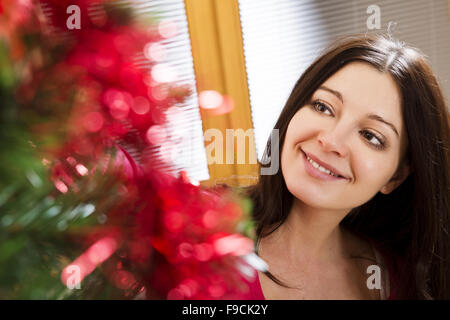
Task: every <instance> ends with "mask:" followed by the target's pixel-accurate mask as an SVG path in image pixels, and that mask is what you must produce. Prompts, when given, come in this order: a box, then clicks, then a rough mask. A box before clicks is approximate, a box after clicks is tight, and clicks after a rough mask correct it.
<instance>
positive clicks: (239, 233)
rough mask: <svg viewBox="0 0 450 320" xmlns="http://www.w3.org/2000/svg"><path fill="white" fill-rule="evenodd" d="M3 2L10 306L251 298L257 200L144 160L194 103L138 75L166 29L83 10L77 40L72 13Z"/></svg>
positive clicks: (87, 5) (123, 12)
mask: <svg viewBox="0 0 450 320" xmlns="http://www.w3.org/2000/svg"><path fill="white" fill-rule="evenodd" d="M0 3H1V8H2V12H1V14H0V101H1V104H2V106H1V111H0V112H1V114H0V115H1V116H0V177H1V180H0V299H146V298H147V299H245V297H246V294H247V290H248V287H247V283H248V281H252V280H253V277H254V276H255V272H256V271H255V268H254V267H256V264H255V262H254V261H255V256H254V255H253V254H252V252H253V246H254V244H253V240H251V238H252V237H253V226H252V224H251V222H250V210H251V204H250V202H249V200H248V199H245V198H242V197H240V196H237V195H236V194H235V193H234V192H233V191H232V190H229V189H224V188H215V189H211V190H205V189H203V188H201V187H199V186H198V185H197V184H196V183H192V182H191V181H189V179H188V177H187V175H186V174H185V173H184V172H181V174H180V175H179V176H178V177H174V176H172V175H170V174H168V173H167V172H164V171H162V170H159V169H157V168H159V167H161V166H160V165H161V162H164V161H167V160H164V159H159V158H158V157H156V156H154V155H152V154H151V153H147V154H145V153H144V152H143V150H144V149H145V148H146V147H148V145H153V146H154V147H161V146H163V145H164V141H165V136H164V134H162V132H164V130H163V128H164V124H165V121H166V120H165V110H166V109H167V108H169V107H174V106H176V105H177V104H178V103H180V102H182V101H183V99H185V98H186V97H187V96H188V95H189V89H188V88H185V87H182V86H177V85H176V84H171V83H167V82H162V81H160V82H158V80H157V79H163V78H164V76H163V75H161V74H155V73H156V71H155V70H157V71H158V72H159V73H161V72H163V71H161V68H153V66H155V67H156V66H157V61H154V64H153V65H152V70H143V69H139V68H137V67H136V66H135V65H134V64H133V59H132V58H133V56H135V55H136V54H138V53H140V52H142V50H143V48H148V47H149V44H151V43H157V42H158V41H159V40H161V37H164V36H165V33H164V32H160V31H158V30H159V29H161V28H159V29H158V28H157V27H149V26H145V25H143V24H139V23H138V22H137V21H135V20H134V19H132V17H133V14H132V12H131V11H130V9H129V7H126V6H125V7H124V6H119V5H118V4H117V2H116V1H105V0H103V1H98V0H93V1H90V0H83V1H77V5H78V6H79V8H80V9H81V28H80V29H74V30H68V29H67V26H66V22H67V18H68V17H69V16H70V14H67V13H66V8H67V7H68V6H69V5H71V3H70V1H66V0H42V1H39V2H38V1H32V0H20V1H16V0H2V1H1V2H0ZM49 17H50V18H51V19H50V18H49ZM130 149H132V150H133V151H134V153H135V154H138V155H139V158H140V159H139V161H137V160H136V159H135V158H134V157H133V156H131V155H130V153H129V152H128V151H127V150H130ZM163 164H164V163H163ZM166 165H169V166H170V164H166ZM256 262H257V260H256Z"/></svg>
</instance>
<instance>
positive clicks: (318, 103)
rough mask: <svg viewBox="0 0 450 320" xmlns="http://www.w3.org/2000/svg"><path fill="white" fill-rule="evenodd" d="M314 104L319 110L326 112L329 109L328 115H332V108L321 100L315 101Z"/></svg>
mask: <svg viewBox="0 0 450 320" xmlns="http://www.w3.org/2000/svg"><path fill="white" fill-rule="evenodd" d="M312 106H313V108H314V110H316V111H317V112H320V113H324V114H326V112H327V111H328V112H329V113H328V115H330V116H332V115H333V112H332V111H331V108H330V107H329V106H327V105H326V104H325V103H323V102H321V101H313V102H312Z"/></svg>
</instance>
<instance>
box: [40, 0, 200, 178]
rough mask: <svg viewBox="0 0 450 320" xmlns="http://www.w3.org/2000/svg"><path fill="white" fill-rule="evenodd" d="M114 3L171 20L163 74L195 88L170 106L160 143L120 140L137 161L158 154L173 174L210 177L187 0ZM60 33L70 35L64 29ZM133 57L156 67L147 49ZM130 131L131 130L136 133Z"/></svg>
mask: <svg viewBox="0 0 450 320" xmlns="http://www.w3.org/2000/svg"><path fill="white" fill-rule="evenodd" d="M115 5H117V6H122V7H124V8H132V9H133V11H134V12H135V14H136V15H137V16H136V18H138V19H143V20H148V22H152V23H154V24H158V23H159V22H168V23H170V25H171V26H172V27H173V26H174V27H175V30H176V33H175V35H174V36H173V37H168V38H165V39H164V40H161V41H160V42H159V45H160V46H161V48H162V51H164V55H163V56H162V58H161V59H158V61H157V64H159V65H160V66H164V70H165V71H164V72H162V76H163V77H167V76H169V75H170V76H171V79H170V81H169V80H167V81H169V82H170V83H171V84H173V85H186V86H188V87H189V88H190V89H191V92H192V93H191V95H190V96H189V97H188V98H187V99H186V100H185V101H184V102H183V103H180V104H178V105H175V106H172V107H171V108H169V109H168V110H167V112H166V115H167V123H166V124H165V126H164V130H165V132H166V135H167V139H166V140H165V141H164V142H163V143H162V144H161V145H148V146H147V147H146V148H145V149H144V150H143V151H142V150H140V151H138V150H137V149H135V148H133V146H130V145H127V144H126V143H123V142H121V144H122V146H123V147H124V148H125V149H126V150H127V151H128V152H129V153H130V154H131V156H133V158H134V159H135V160H136V162H138V163H140V162H141V159H142V158H144V157H147V156H152V157H159V158H160V159H162V160H164V162H163V163H161V164H160V165H158V168H157V169H160V170H163V171H165V172H168V173H171V174H173V175H177V174H178V173H179V172H180V171H181V170H184V171H186V173H187V175H188V177H189V178H190V179H191V180H192V181H196V182H198V181H201V180H207V179H209V173H208V164H207V159H206V151H205V147H204V142H203V130H202V121H201V117H200V110H199V107H198V106H199V104H198V100H197V92H196V81H195V74H194V67H193V60H192V53H191V52H192V51H191V44H190V38H189V32H188V26H187V18H186V10H185V6H184V0H116V2H115ZM42 9H43V11H44V14H45V15H46V16H51V15H52V14H53V13H52V12H51V9H50V8H49V7H48V6H46V5H45V4H43V5H42ZM88 14H89V16H90V17H91V19H97V18H98V19H101V16H102V9H101V7H100V5H99V4H95V3H94V4H93V5H92V6H91V7H90V8H89V10H88ZM60 36H62V37H64V36H67V35H64V33H62V34H61V35H60ZM133 59H134V63H135V64H136V66H138V67H140V68H143V69H147V70H148V72H151V71H152V70H154V68H153V69H152V66H155V62H154V61H150V59H149V58H148V57H147V56H146V55H145V54H144V53H140V54H138V55H137V56H135V57H133ZM124 125H126V124H124ZM131 131H132V130H130V131H129V133H130V134H133V133H132V132H131Z"/></svg>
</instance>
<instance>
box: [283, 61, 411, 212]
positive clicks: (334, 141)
mask: <svg viewBox="0 0 450 320" xmlns="http://www.w3.org/2000/svg"><path fill="white" fill-rule="evenodd" d="M405 134H406V133H405V128H404V124H403V119H402V112H401V96H400V93H399V91H398V88H397V86H396V83H395V82H394V80H393V79H392V78H391V76H390V75H389V74H388V73H382V72H379V71H378V70H377V69H375V68H374V67H372V66H371V65H369V64H366V63H362V62H353V63H350V64H348V65H346V66H345V67H343V68H342V69H340V70H339V71H338V72H336V73H335V74H334V75H333V76H331V77H330V78H329V79H328V80H327V81H325V82H324V83H323V84H322V85H321V86H320V87H319V89H317V90H316V91H315V92H314V93H313V95H312V98H311V103H308V104H307V105H305V106H303V107H302V108H300V109H299V110H298V111H297V113H296V114H295V115H294V116H293V118H292V119H291V121H290V123H289V126H288V129H287V132H286V137H285V140H284V144H283V147H282V152H281V170H282V173H283V177H284V180H285V182H286V185H287V188H288V189H289V191H290V192H291V193H292V194H293V195H294V196H295V197H296V198H297V199H299V200H301V201H302V202H304V203H305V204H308V205H310V206H313V207H321V208H328V209H351V208H354V207H357V206H359V205H361V204H363V203H365V202H367V201H369V200H370V199H371V198H372V197H373V196H375V194H376V193H377V192H379V191H381V192H383V193H389V192H391V191H392V190H393V189H395V188H396V187H397V186H398V185H399V184H400V183H401V182H402V181H403V180H404V179H405V178H406V177H407V175H408V173H409V171H408V168H407V166H405V165H401V166H400V165H399V163H400V160H401V159H402V157H403V154H404V153H405V150H406V144H407V141H406V136H405ZM306 155H307V156H308V157H307V156H306ZM309 159H311V160H313V161H314V163H311V162H310V161H309ZM318 164H319V165H321V167H318ZM397 169H398V172H397ZM327 170H330V171H327ZM324 171H325V172H324ZM330 173H331V174H330ZM395 173H397V174H396V176H394V174H395ZM332 174H334V176H333V175H332ZM336 175H337V176H338V177H336Z"/></svg>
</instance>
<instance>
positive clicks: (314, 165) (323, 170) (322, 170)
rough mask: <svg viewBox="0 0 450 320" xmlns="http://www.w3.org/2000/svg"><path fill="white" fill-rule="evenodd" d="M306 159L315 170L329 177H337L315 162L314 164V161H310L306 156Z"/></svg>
mask: <svg viewBox="0 0 450 320" xmlns="http://www.w3.org/2000/svg"><path fill="white" fill-rule="evenodd" d="M306 159H307V160H308V161H309V162H310V163H311V164H312V166H313V167H314V168H316V169H317V170H319V171H321V172H324V173H328V174H329V175H331V176H334V177H339V176H338V175H337V174H334V173H332V172H331V171H330V170H328V169H325V168H324V167H322V166H320V165H319V164H318V163H317V162H314V160H312V159H311V158H310V157H308V156H306Z"/></svg>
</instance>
